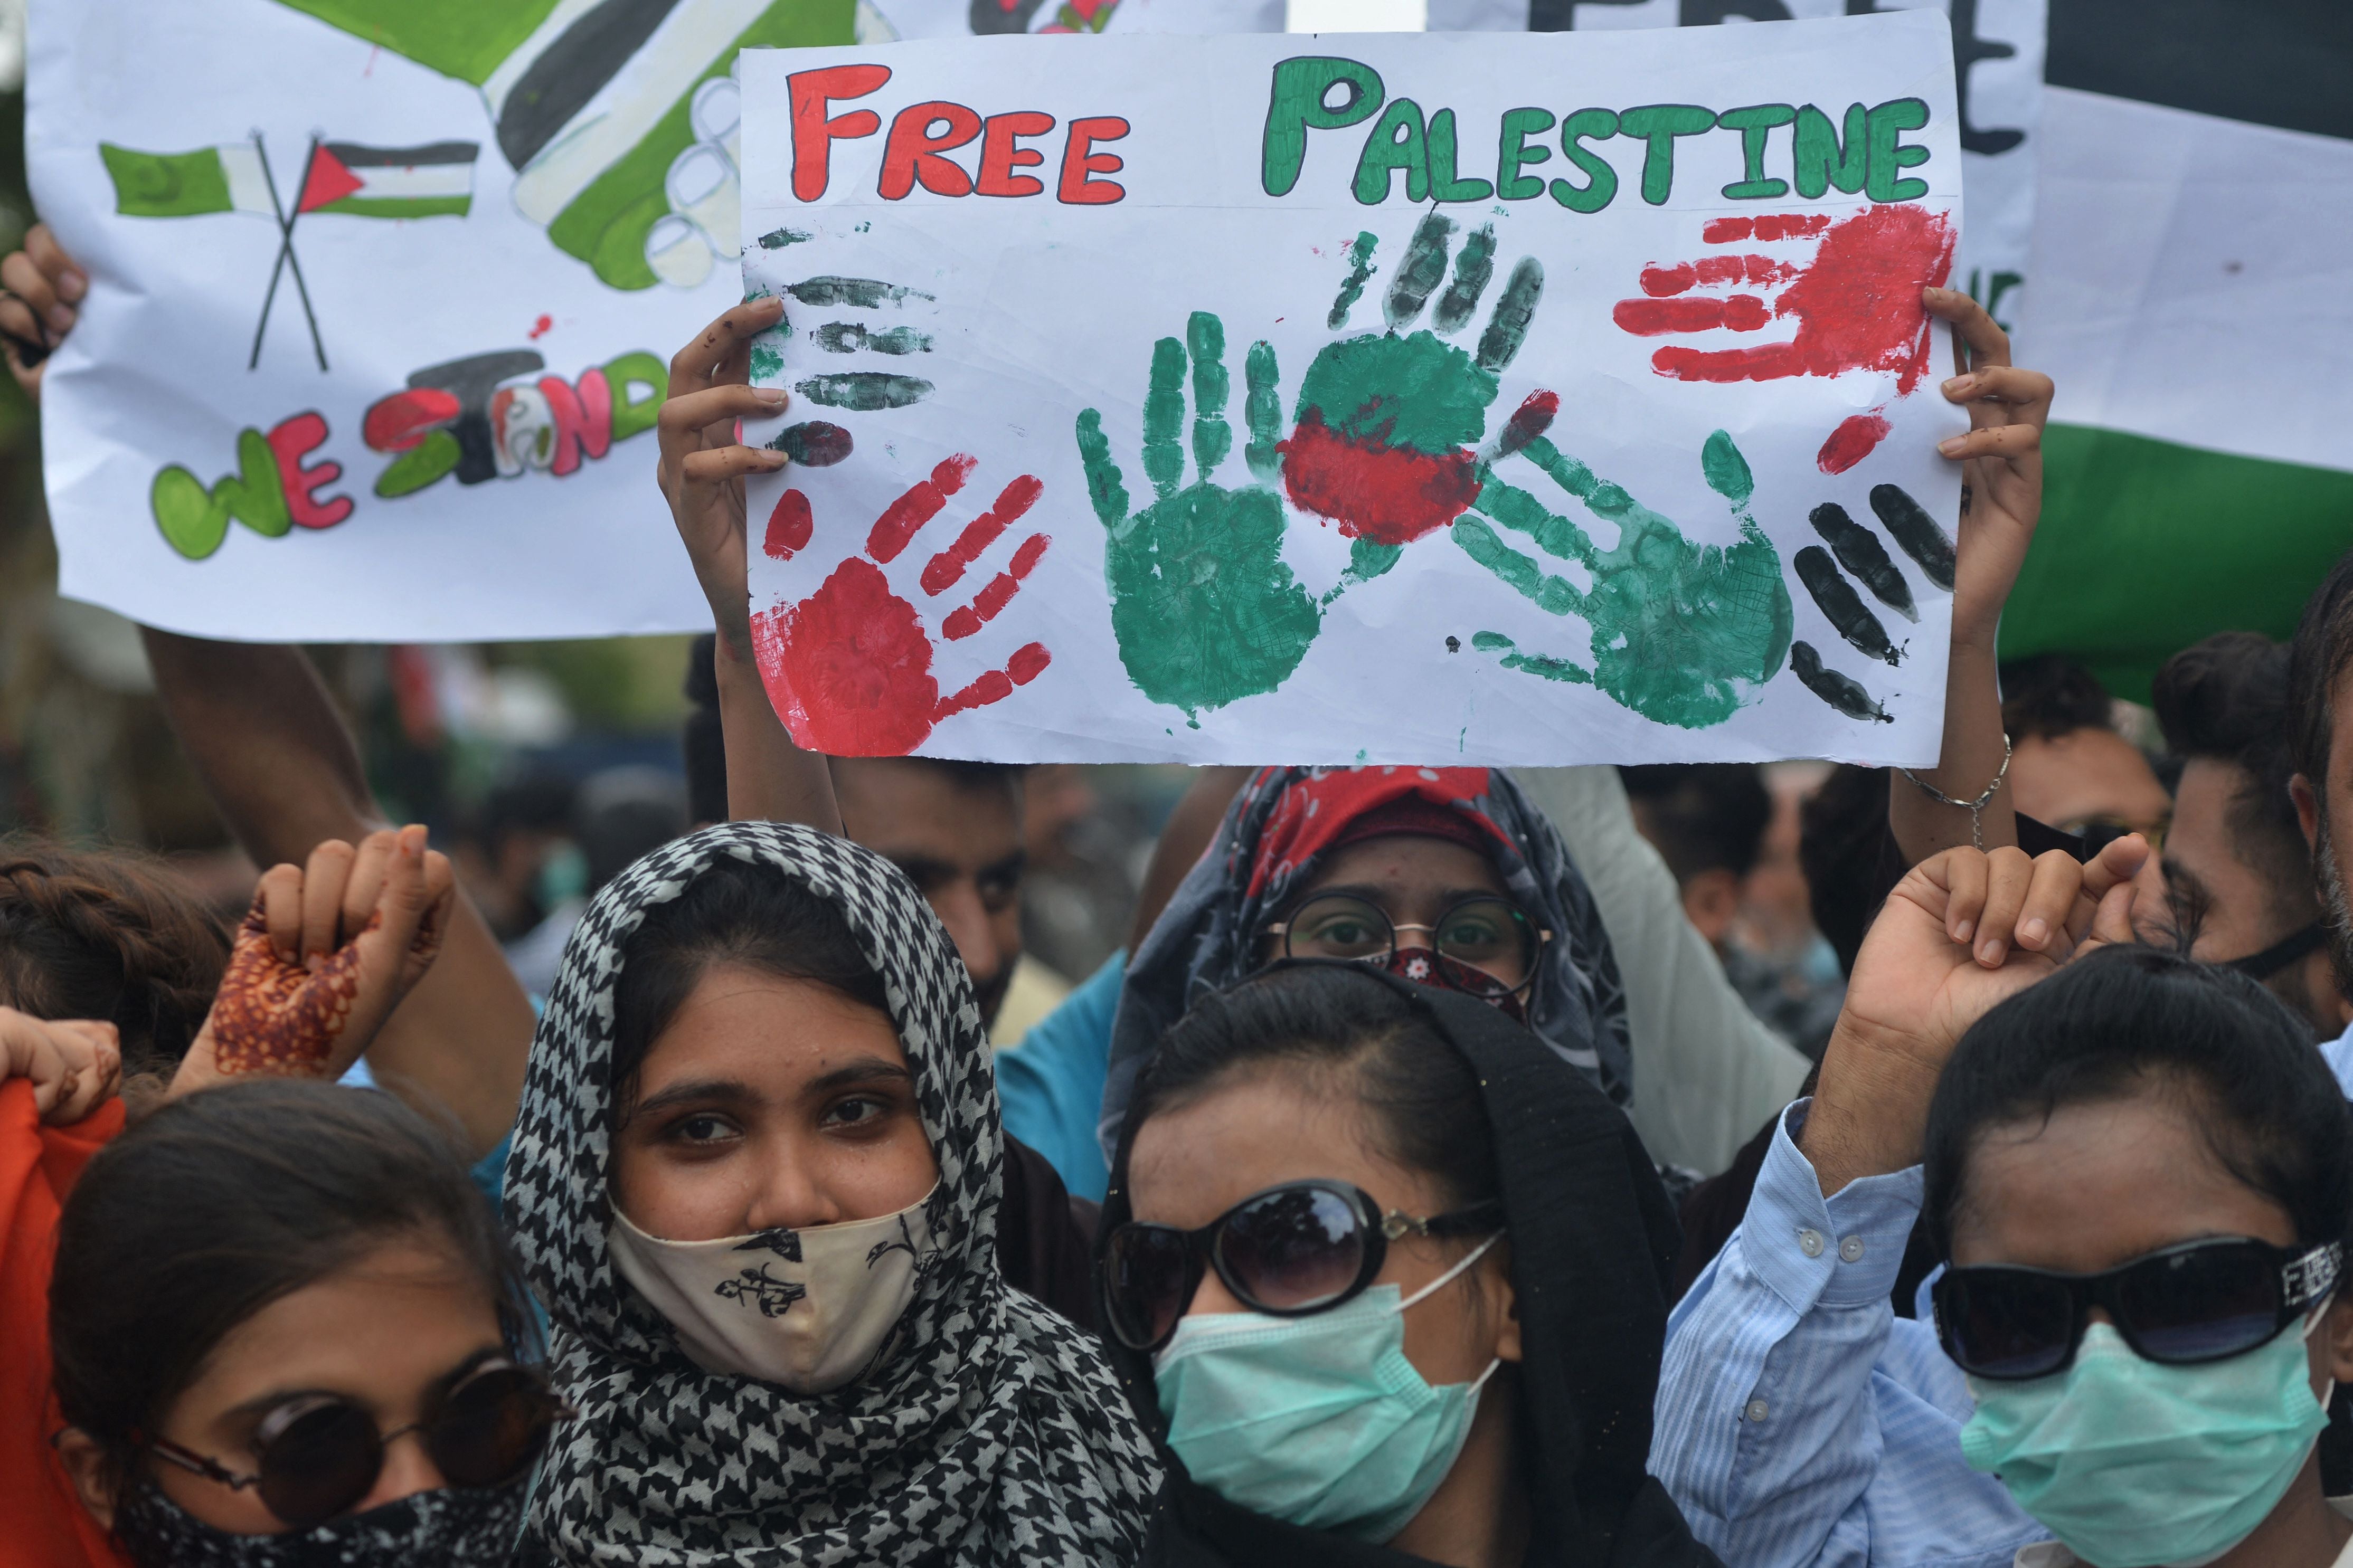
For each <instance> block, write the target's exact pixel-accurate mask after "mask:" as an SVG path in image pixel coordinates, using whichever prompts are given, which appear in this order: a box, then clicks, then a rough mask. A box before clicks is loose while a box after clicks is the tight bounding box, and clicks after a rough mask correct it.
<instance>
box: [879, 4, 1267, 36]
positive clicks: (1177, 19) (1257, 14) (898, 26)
mask: <svg viewBox="0 0 2353 1568" xmlns="http://www.w3.org/2000/svg"><path fill="white" fill-rule="evenodd" d="M859 10H860V16H859V34H858V41H859V42H860V43H861V44H865V43H879V42H882V41H884V40H886V39H888V38H891V37H900V38H968V37H991V36H994V35H998V34H1005V33H1114V34H1116V33H1280V32H1281V31H1282V18H1283V0H861V4H860V7H859Z"/></svg>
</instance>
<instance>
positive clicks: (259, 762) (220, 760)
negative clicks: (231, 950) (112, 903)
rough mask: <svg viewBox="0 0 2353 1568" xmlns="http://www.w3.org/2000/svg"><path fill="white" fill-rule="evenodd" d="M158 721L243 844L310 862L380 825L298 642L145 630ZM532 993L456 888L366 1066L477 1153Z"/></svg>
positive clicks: (510, 1118)
mask: <svg viewBox="0 0 2353 1568" xmlns="http://www.w3.org/2000/svg"><path fill="white" fill-rule="evenodd" d="M141 630H142V634H143V635H144V637H145V639H146V645H147V658H148V662H149V663H150V664H151V665H153V667H154V671H155V690H156V694H157V696H158V697H159V698H161V699H162V700H163V704H164V717H165V718H167V719H168V720H169V721H171V724H172V728H173V730H174V731H175V732H176V733H177V734H178V735H179V738H180V744H181V746H182V747H183V749H185V751H186V752H187V754H188V759H189V761H190V762H191V763H194V764H195V770H196V776H197V777H198V778H199V779H200V780H202V781H203V784H204V786H205V792H206V794H207V795H210V796H211V797H212V801H213V804H214V805H215V806H216V807H217V808H218V810H219V811H220V814H221V816H222V817H223V818H225V819H226V820H227V823H228V826H229V831H230V832H231V833H232V834H234V835H235V836H236V837H237V843H238V844H239V845H241V846H243V847H244V849H245V852H246V853H247V854H248V855H249V856H251V857H252V858H253V859H254V861H255V862H256V863H257V864H258V865H260V866H263V867H269V866H274V865H279V864H281V863H290V864H293V865H297V866H300V865H302V864H304V863H305V862H307V861H308V860H309V859H310V858H311V850H313V849H314V848H316V847H318V846H319V845H320V844H322V843H323V842H325V841H326V840H327V839H330V838H340V839H343V840H344V841H345V842H347V843H353V844H356V843H357V842H359V840H360V839H362V838H363V837H366V835H367V834H368V833H370V832H371V831H373V830H374V829H375V828H376V827H379V826H383V825H384V824H383V823H382V820H381V818H382V813H381V812H380V811H379V810H378V809H377V807H376V804H375V798H374V797H373V795H370V793H369V791H368V787H367V777H366V774H365V773H364V772H363V771H362V769H361V766H360V754H359V747H358V744H357V743H356V742H354V741H353V738H352V733H351V731H350V730H349V729H347V728H346V727H345V726H344V723H343V716H342V715H341V714H340V713H339V712H337V711H336V710H335V705H334V702H333V700H332V699H331V698H330V697H329V696H328V695H327V689H326V687H325V686H324V684H322V682H321V681H320V679H319V675H318V671H317V670H316V669H314V668H312V667H311V661H310V659H309V658H308V657H306V656H305V655H304V654H303V652H302V650H301V648H299V647H289V646H285V645H278V644H265V643H230V642H214V641H210V640H208V639H206V638H201V637H181V636H178V635H176V634H175V633H172V632H164V631H157V630H156V629H154V628H153V627H152V626H146V627H142V628H141ZM532 1027H533V1018H532V1010H531V999H530V998H529V997H528V996H526V995H525V994H523V989H522V985H521V984H519V983H518V982H517V981H516V979H515V977H514V972H513V971H512V970H511V969H509V968H508V967H507V965H506V961H505V959H504V958H503V957H502V956H501V953H500V952H499V946H498V942H497V939H496V938H494V937H493V936H492V935H491V931H490V928H489V927H488V926H487V925H485V924H484V923H483V921H482V917H481V916H480V914H479V913H477V912H476V911H475V910H474V907H473V905H472V904H471V903H470V901H469V900H467V899H466V898H465V897H464V896H463V895H460V896H459V899H458V900H457V902H456V904H455V905H454V907H453V908H452V909H451V910H450V914H449V930H448V934H447V936H446V938H445V939H444V941H443V943H442V948H441V956H440V957H439V958H438V960H436V961H435V963H434V965H433V967H432V969H431V970H430V971H428V972H427V974H426V976H425V978H424V979H423V980H421V981H419V982H417V987H416V989H415V990H413V991H411V992H410V993H409V994H408V995H407V997H406V999H404V1000H403V1001H402V1003H401V1004H400V1005H399V1006H398V1007H397V1008H396V1009H395V1010H394V1011H393V1014H392V1016H391V1017H389V1018H388V1019H386V1020H385V1025H384V1027H383V1028H382V1029H381V1030H379V1031H378V1032H377V1034H376V1037H375V1041H374V1042H373V1043H372V1044H371V1045H370V1046H369V1047H368V1052H367V1059H368V1065H369V1068H370V1069H371V1070H372V1071H373V1072H374V1073H375V1075H376V1077H377V1079H379V1081H381V1082H383V1083H384V1084H385V1086H386V1087H387V1088H392V1089H397V1090H398V1091H399V1092H400V1094H401V1096H402V1098H403V1099H406V1100H410V1101H412V1102H414V1103H417V1104H431V1105H434V1106H438V1107H440V1108H442V1109H444V1110H448V1111H449V1112H452V1113H454V1114H455V1115H456V1116H457V1117H458V1119H459V1121H460V1122H461V1123H462V1124H463V1125H464V1127H465V1129H466V1132H467V1135H468V1139H469V1141H470V1143H471V1144H472V1146H473V1149H474V1152H476V1153H478V1154H479V1153H483V1152H488V1151H489V1150H491V1148H493V1147H495V1146H496V1145H497V1143H498V1142H499V1140H500V1139H501V1138H503V1137H505V1136H506V1133H507V1130H508V1129H509V1128H510V1127H512V1125H513V1124H514V1110H515V1102H516V1100H517V1099H518V1098H519V1097H520V1096H521V1094H522V1075H523V1066H524V1063H525V1061H526V1059H527V1058H528V1057H529V1054H530V1050H531V1035H532Z"/></svg>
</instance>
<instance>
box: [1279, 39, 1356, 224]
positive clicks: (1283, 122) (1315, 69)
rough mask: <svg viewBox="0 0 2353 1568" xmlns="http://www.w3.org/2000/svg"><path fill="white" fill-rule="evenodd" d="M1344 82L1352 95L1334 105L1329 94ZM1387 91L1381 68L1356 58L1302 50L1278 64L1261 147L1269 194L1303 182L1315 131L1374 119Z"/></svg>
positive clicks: (1284, 192)
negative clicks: (1310, 137) (1309, 138)
mask: <svg viewBox="0 0 2353 1568" xmlns="http://www.w3.org/2000/svg"><path fill="white" fill-rule="evenodd" d="M1343 85H1345V86H1346V88H1347V89H1348V99H1347V101H1346V102H1345V103H1343V104H1341V105H1340V106H1339V107H1338V108H1337V109H1335V108H1332V107H1331V106H1330V105H1329V104H1328V103H1327V102H1326V101H1325V100H1327V99H1329V98H1330V97H1331V96H1332V89H1334V88H1335V87H1339V86H1343ZM1386 96H1387V93H1386V92H1385V91H1384V90H1383V89H1382V87H1381V78H1380V73H1379V72H1377V71H1376V70H1374V69H1373V68H1372V67H1370V66H1367V65H1359V64H1357V63H1356V61H1355V60H1344V59H1340V58H1336V57H1335V56H1331V55H1303V56H1300V57H1299V58H1295V59H1288V60H1284V61H1282V62H1281V63H1280V64H1278V65H1277V66H1276V67H1275V68H1274V86H1273V88H1272V89H1271V91H1270V92H1269V93H1268V95H1267V104H1266V135H1265V138H1264V140H1263V141H1262V142H1261V145H1260V152H1259V165H1260V168H1259V180H1260V183H1261V184H1263V185H1264V186H1265V187H1266V194H1267V195H1271V196H1287V195H1290V194H1291V187H1292V186H1293V185H1295V184H1298V183H1299V171H1300V167H1301V166H1302V165H1303V164H1304V163H1306V162H1307V133H1308V132H1310V131H1337V130H1339V129H1341V128H1342V127H1343V126H1348V125H1354V124H1356V123H1357V122H1358V121H1363V120H1369V119H1371V118H1372V116H1373V114H1374V112H1375V111H1376V110H1378V109H1379V108H1380V106H1381V100H1382V99H1383V98H1385V97H1386Z"/></svg>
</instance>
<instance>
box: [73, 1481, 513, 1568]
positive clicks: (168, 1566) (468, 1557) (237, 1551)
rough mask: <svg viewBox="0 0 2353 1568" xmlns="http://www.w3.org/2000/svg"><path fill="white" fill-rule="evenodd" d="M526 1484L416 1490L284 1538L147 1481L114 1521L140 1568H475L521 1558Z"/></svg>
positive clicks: (136, 1489)
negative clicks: (211, 1516)
mask: <svg viewBox="0 0 2353 1568" xmlns="http://www.w3.org/2000/svg"><path fill="white" fill-rule="evenodd" d="M527 1486H528V1483H527V1482H526V1481H516V1482H515V1483H513V1484H512V1485H511V1486H503V1487H480V1488H466V1489H460V1488H457V1487H450V1488H447V1489H443V1490H440V1491H432V1492H415V1493H412V1494H410V1495H409V1496H407V1497H405V1498H402V1499H400V1500H398V1501H396V1502H388V1503H386V1504H385V1505H384V1506H383V1507H382V1508H372V1509H370V1510H367V1511H366V1512H365V1513H354V1514H350V1515H347V1516H346V1517H344V1518H343V1519H333V1520H329V1521H327V1522H326V1523H324V1524H322V1525H318V1526H315V1527H313V1528H312V1529H310V1530H290V1531H285V1532H284V1533H282V1534H279V1535H232V1534H231V1533H229V1532H228V1531H226V1530H221V1529H218V1528H217V1527H216V1526H213V1525H209V1524H206V1523H205V1522H204V1521H202V1520H199V1519H197V1518H196V1517H195V1515H193V1514H191V1513H189V1512H188V1511H187V1510H185V1509H184V1508H182V1507H180V1506H179V1505H178V1504H177V1503H175V1502H174V1501H173V1500H171V1499H169V1498H167V1497H165V1496H164V1494H163V1493H162V1492H161V1491H160V1490H158V1489H156V1488H155V1487H154V1486H153V1484H152V1483H150V1482H147V1481H141V1482H140V1483H138V1485H136V1486H135V1487H133V1488H132V1490H131V1494H130V1496H128V1497H127V1498H125V1499H124V1500H123V1502H122V1506H121V1509H119V1510H117V1511H116V1513H115V1516H114V1532H115V1534H116V1535H117V1536H118V1537H119V1538H120V1539H121V1542H122V1544H123V1547H124V1548H125V1550H127V1551H128V1552H129V1553H130V1555H131V1560H132V1562H133V1563H138V1564H139V1565H140V1568H471V1565H472V1564H475V1563H489V1564H497V1563H504V1562H506V1561H507V1560H508V1559H509V1558H511V1557H512V1556H513V1554H514V1549H515V1542H516V1539H517V1538H518V1537H519V1536H520V1535H521V1534H522V1510H523V1500H524V1493H525V1491H526V1489H527Z"/></svg>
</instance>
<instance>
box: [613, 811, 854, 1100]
mask: <svg viewBox="0 0 2353 1568" xmlns="http://www.w3.org/2000/svg"><path fill="white" fill-rule="evenodd" d="M723 963H733V964H740V965H742V966H744V967H745V968H747V969H756V970H758V971H760V972H761V973H764V974H773V975H776V977H777V978H779V979H783V980H807V981H813V982H815V983H816V984H819V985H824V986H828V987H830V988H831V989H833V990H835V991H838V992H839V993H840V994H842V995H844V996H847V997H848V998H849V999H850V1000H851V1001H853V1002H861V1003H864V1004H865V1005H867V1006H869V1007H871V1008H873V1009H874V1010H875V1011H876V1012H879V1013H881V1014H882V1015H883V1016H886V1017H887V1016H889V1015H890V1011H891V1007H890V1003H889V1000H888V998H887V996H886V994H885V993H884V991H883V987H882V976H881V975H880V974H879V973H875V969H874V965H873V964H871V963H869V962H867V958H866V954H865V952H863V951H862V950H861V949H860V947H859V945H858V939H857V938H856V937H855V936H852V935H851V934H850V931H849V922H848V921H845V920H843V919H842V916H841V911H840V910H838V909H836V908H835V907H834V906H833V905H832V904H830V903H828V902H827V901H826V900H824V899H822V898H819V897H818V895H817V894H815V893H813V892H811V891H809V890H808V889H807V888H804V887H802V886H801V885H800V884H799V883H798V882H796V881H793V880H791V879H789V878H787V877H786V875H785V874H784V872H783V871H781V870H779V869H778V868H776V867H774V866H765V865H754V864H753V863H752V862H750V861H748V860H738V859H736V858H733V856H728V857H724V858H721V859H720V860H719V861H718V862H717V863H715V864H714V865H712V867H711V868H709V869H707V870H705V871H704V872H703V873H702V875H701V876H699V877H697V878H695V879H694V882H693V884H692V885H691V886H690V887H689V888H688V889H686V891H684V892H683V893H681V894H680V895H679V896H678V897H677V898H675V899H672V900H670V901H669V902H668V903H664V904H656V905H655V906H653V907H652V908H651V909H649V910H647V911H646V918H645V919H644V920H643V921H640V922H639V924H638V929H637V930H636V931H631V932H630V933H629V940H628V942H627V943H626V944H625V945H624V946H623V947H622V949H621V972H620V974H619V977H618V978H617V980H616V981H615V982H614V984H613V1065H612V1073H613V1078H612V1083H613V1096H612V1104H613V1109H614V1115H615V1117H616V1119H619V1118H620V1117H621V1116H622V1114H623V1113H622V1106H623V1102H624V1101H625V1100H628V1099H629V1098H630V1094H629V1089H630V1086H631V1085H632V1084H634V1083H635V1082H636V1080H637V1076H638V1069H639V1068H642V1067H643V1066H644V1065H645V1060H646V1052H647V1051H648V1050H649V1049H650V1048H652V1046H653V1043H654V1040H655V1038H656V1037H659V1035H660V1034H661V1032H662V1031H663V1030H664V1029H666V1028H668V1027H670V1020H671V1019H672V1018H675V1017H676V1016H678V1010H679V1009H680V1008H681V1007H682V1006H684V1005H686V998H687V996H688V994H690V993H691V992H692V991H693V990H694V987H695V985H696V984H698V983H699V982H700V981H701V980H702V976H703V973H704V972H705V971H706V970H709V969H710V968H712V966H713V965H716V964H723Z"/></svg>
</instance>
